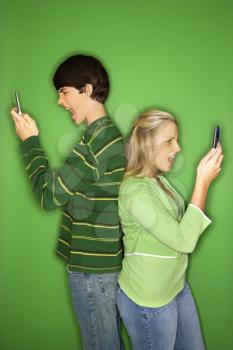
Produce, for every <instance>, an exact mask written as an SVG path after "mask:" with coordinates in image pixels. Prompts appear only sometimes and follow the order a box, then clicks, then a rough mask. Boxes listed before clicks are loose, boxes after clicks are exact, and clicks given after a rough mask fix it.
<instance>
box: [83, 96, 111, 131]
mask: <svg viewBox="0 0 233 350" xmlns="http://www.w3.org/2000/svg"><path fill="white" fill-rule="evenodd" d="M106 115H107V113H106V110H105V107H104V105H103V104H102V103H100V102H98V101H95V100H93V102H92V103H91V104H90V105H89V108H88V111H87V113H86V124H87V125H89V124H91V123H93V122H94V121H95V120H97V119H99V118H102V117H105V116H106Z"/></svg>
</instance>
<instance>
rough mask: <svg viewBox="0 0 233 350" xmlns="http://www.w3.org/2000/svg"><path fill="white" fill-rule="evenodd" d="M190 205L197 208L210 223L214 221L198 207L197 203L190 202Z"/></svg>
mask: <svg viewBox="0 0 233 350" xmlns="http://www.w3.org/2000/svg"><path fill="white" fill-rule="evenodd" d="M189 206H190V207H193V208H196V209H197V210H198V211H199V212H200V213H201V214H202V215H203V217H204V218H205V220H207V222H208V224H211V222H212V221H211V220H210V219H209V218H208V216H206V215H205V213H204V212H203V211H202V210H201V209H200V208H199V207H197V206H196V205H195V204H192V203H189Z"/></svg>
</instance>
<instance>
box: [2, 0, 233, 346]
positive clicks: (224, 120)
mask: <svg viewBox="0 0 233 350" xmlns="http://www.w3.org/2000/svg"><path fill="white" fill-rule="evenodd" d="M1 5H2V6H1V11H0V33H1V56H0V62H1V64H0V88H1V103H0V108H1V113H0V132H1V137H0V147H1V181H0V186H1V187H0V191H1V192H0V193H1V211H0V216H1V220H0V223H1V228H0V231H1V233H0V249H1V253H0V274H1V276H0V278H1V287H0V333H1V334H0V349H1V350H21V349H22V350H29V349H34V350H39V349H40V350H41V349H43V350H53V349H56V350H64V349H65V350H73V349H81V341H80V335H79V331H78V328H77V325H76V322H75V317H74V314H73V311H72V307H71V301H70V296H69V290H68V287H67V273H66V269H65V266H64V264H63V262H62V261H61V260H60V259H59V258H57V257H56V256H55V247H56V240H57V235H58V227H59V222H60V217H61V213H60V211H59V210H57V211H53V212H43V211H42V210H41V209H40V208H39V205H38V204H37V202H36V201H35V198H34V196H33V194H32V191H31V188H30V185H29V181H28V179H27V177H26V175H25V172H24V168H23V164H22V161H21V157H20V153H19V148H18V140H17V138H16V136H15V131H14V127H13V125H12V122H11V120H10V116H9V109H10V107H11V106H12V103H13V101H12V93H13V92H14V89H15V88H17V89H18V91H19V92H20V97H21V101H22V107H23V110H24V111H27V112H28V113H30V114H31V115H32V116H33V117H34V118H35V119H36V121H37V122H38V125H39V128H40V136H41V141H42V144H43V145H44V148H45V149H46V152H47V154H48V157H49V159H50V165H51V166H55V167H56V166H58V165H59V164H61V163H62V161H63V159H64V157H65V155H66V153H67V152H68V151H69V149H71V147H72V144H73V143H74V142H75V139H76V138H77V136H78V135H79V134H80V130H78V128H77V127H76V126H75V125H74V124H72V121H71V118H70V115H69V113H67V112H66V111H64V110H63V109H62V108H60V107H59V106H58V105H57V94H56V91H55V90H54V88H53V86H52V81H51V80H52V76H53V72H54V70H55V68H56V67H57V65H58V64H59V63H60V62H61V61H62V60H63V59H64V58H66V57H67V56H69V55H71V54H73V53H77V52H84V53H90V54H93V55H96V56H97V57H99V58H100V59H101V60H102V61H103V62H104V64H105V65H106V67H107V69H108V71H109V73H110V78H111V94H110V96H109V99H108V102H107V110H108V112H109V114H110V115H111V117H112V118H113V119H114V120H115V121H116V123H117V124H118V125H119V127H120V128H121V130H122V131H123V132H124V133H127V132H128V131H129V129H130V126H131V123H132V120H133V118H134V117H136V116H137V114H138V112H140V111H142V110H145V109H146V108H148V107H152V106H153V107H159V108H163V109H166V110H168V111H170V112H172V113H174V114H175V116H177V118H178V120H179V123H180V141H181V146H182V153H181V155H180V156H179V158H178V159H177V162H176V165H175V168H174V169H173V171H172V172H171V174H170V175H169V177H170V179H171V181H172V182H173V183H174V185H176V186H177V188H178V189H179V190H180V191H181V192H182V193H183V195H184V197H185V198H186V199H187V200H188V198H189V196H190V194H191V191H192V186H193V183H194V177H195V171H196V165H197V163H198V161H199V159H200V157H201V156H202V155H203V154H204V153H205V152H206V151H208V149H209V147H210V145H211V140H212V131H213V127H214V126H215V125H216V124H220V125H221V127H222V146H223V149H224V154H225V158H224V162H223V167H222V168H223V170H222V172H221V175H220V176H219V178H218V179H217V180H216V181H215V182H214V184H213V185H212V187H211V189H210V191H209V197H208V202H207V214H208V215H209V216H210V217H211V219H212V221H213V223H212V225H211V226H210V227H209V228H208V229H207V231H206V233H205V234H204V235H203V236H202V238H201V240H200V242H199V244H198V246H197V249H196V251H195V252H194V253H193V254H192V257H191V259H190V267H189V273H188V280H189V281H190V284H191V286H192V289H193V293H194V296H195V299H196V302H197V306H198V309H199V313H200V318H201V324H202V328H203V332H204V337H205V342H206V347H207V349H208V350H219V349H224V350H231V349H233V332H232V324H233V283H232V279H233V271H232V268H233V258H232V257H233V253H232V250H233V249H232V248H233V214H232V205H231V203H232V194H233V193H232V186H231V180H230V179H231V178H232V170H233V169H232V168H233V167H232V164H233V162H232V154H231V152H232V142H233V141H232V138H233V137H232V135H233V124H232V116H233V98H232V97H233V90H232V85H233V68H232V66H233V40H232V37H233V24H232V23H233V2H232V1H231V0H229V1H227V0H221V1H220V0H218V1H217V0H216V1H209V0H197V1H194V0H151V1H150V0H144V1H142V0H141V1H136V0H134V1H132V0H125V1H122V0H118V1H113V0H112V1H111V0H108V1H107V0H106V1H104V0H98V1H97V0H96V1H95V0H89V1H81V0H66V1H61V0H56V1H54V0H51V1H29V0H22V1H11V0H9V1H6V0H5V1H2V2H1ZM123 334H124V338H125V340H126V342H127V344H129V341H128V338H127V335H126V333H125V332H123ZM127 349H130V346H129V345H128V346H127ZM109 350H111V349H109Z"/></svg>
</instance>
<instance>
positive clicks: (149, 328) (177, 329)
mask: <svg viewBox="0 0 233 350" xmlns="http://www.w3.org/2000/svg"><path fill="white" fill-rule="evenodd" d="M117 305H118V309H119V312H120V315H121V318H122V320H123V322H124V324H125V326H126V328H127V331H128V333H129V336H130V338H131V341H132V345H133V349H134V350H204V344H203V339H202V334H201V329H200V325H199V320H198V315H197V311H196V307H195V303H194V300H193V297H192V293H191V290H190V288H189V286H188V284H187V283H186V284H185V287H184V289H183V290H182V291H181V292H180V293H179V294H178V295H177V296H176V297H175V298H174V299H173V300H172V301H171V302H169V303H168V304H167V305H164V306H162V307H158V308H153V307H143V306H139V305H137V304H135V303H134V302H133V301H132V300H131V299H129V298H128V297H127V295H126V294H125V293H124V292H123V291H122V289H120V288H119V289H118V291H117Z"/></svg>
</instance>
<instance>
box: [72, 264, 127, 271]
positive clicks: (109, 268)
mask: <svg viewBox="0 0 233 350" xmlns="http://www.w3.org/2000/svg"><path fill="white" fill-rule="evenodd" d="M69 266H70V267H77V268H79V269H83V270H116V269H119V268H120V267H121V265H118V266H114V267H87V266H81V265H70V264H68V267H69Z"/></svg>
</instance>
